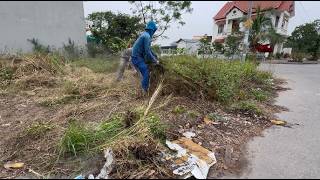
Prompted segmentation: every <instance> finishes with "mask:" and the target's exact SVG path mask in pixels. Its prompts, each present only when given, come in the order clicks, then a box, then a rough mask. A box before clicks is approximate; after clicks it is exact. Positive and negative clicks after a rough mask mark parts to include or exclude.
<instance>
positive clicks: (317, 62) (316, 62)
mask: <svg viewBox="0 0 320 180" xmlns="http://www.w3.org/2000/svg"><path fill="white" fill-rule="evenodd" d="M261 63H263V64H301V65H302V64H320V62H319V61H307V62H288V61H282V62H281V61H280V62H279V61H278V62H275V61H272V62H270V61H269V62H268V61H264V62H261Z"/></svg>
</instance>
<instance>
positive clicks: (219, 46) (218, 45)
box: [213, 42, 224, 53]
mask: <svg viewBox="0 0 320 180" xmlns="http://www.w3.org/2000/svg"><path fill="white" fill-rule="evenodd" d="M213 49H214V50H215V51H216V52H220V53H224V47H223V45H222V43H217V42H214V43H213Z"/></svg>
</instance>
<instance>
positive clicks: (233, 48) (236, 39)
mask: <svg viewBox="0 0 320 180" xmlns="http://www.w3.org/2000/svg"><path fill="white" fill-rule="evenodd" d="M241 40H242V37H241V36H237V35H229V36H228V37H227V38H226V43H225V46H226V51H227V53H226V54H227V55H228V56H230V55H234V54H236V53H238V52H239V44H240V42H241Z"/></svg>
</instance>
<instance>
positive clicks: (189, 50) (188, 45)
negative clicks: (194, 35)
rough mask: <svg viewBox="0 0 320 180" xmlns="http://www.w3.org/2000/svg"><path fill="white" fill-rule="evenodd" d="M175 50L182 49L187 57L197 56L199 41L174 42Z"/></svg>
mask: <svg viewBox="0 0 320 180" xmlns="http://www.w3.org/2000/svg"><path fill="white" fill-rule="evenodd" d="M176 43H177V48H178V49H179V48H180V49H184V50H185V53H186V54H188V55H192V54H197V51H198V49H199V45H200V41H199V40H195V39H179V40H178V41H176Z"/></svg>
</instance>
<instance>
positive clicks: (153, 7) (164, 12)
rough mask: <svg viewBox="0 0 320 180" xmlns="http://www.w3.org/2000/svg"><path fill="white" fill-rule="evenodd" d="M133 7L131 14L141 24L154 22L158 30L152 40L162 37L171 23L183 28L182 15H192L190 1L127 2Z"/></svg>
mask: <svg viewBox="0 0 320 180" xmlns="http://www.w3.org/2000/svg"><path fill="white" fill-rule="evenodd" d="M129 3H131V4H133V5H134V8H131V10H132V12H133V13H134V14H136V15H138V16H139V17H140V18H141V21H142V23H144V24H145V25H146V23H147V22H148V21H150V20H153V21H155V22H156V23H157V24H158V26H159V28H158V31H157V33H156V34H155V35H154V39H157V38H159V37H163V38H167V37H166V36H163V34H164V32H165V31H166V30H167V29H169V28H170V25H171V23H173V22H174V23H178V24H179V25H181V26H183V25H184V24H185V22H184V21H183V20H182V14H185V13H192V11H193V9H192V8H191V1H129Z"/></svg>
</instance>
